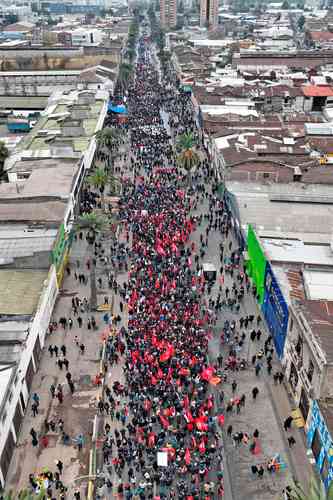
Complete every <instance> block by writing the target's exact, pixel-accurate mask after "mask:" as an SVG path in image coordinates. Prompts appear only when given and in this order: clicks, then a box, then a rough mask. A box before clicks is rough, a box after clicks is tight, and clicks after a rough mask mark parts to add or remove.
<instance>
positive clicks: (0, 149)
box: [0, 141, 9, 179]
mask: <svg viewBox="0 0 333 500" xmlns="http://www.w3.org/2000/svg"><path fill="white" fill-rule="evenodd" d="M8 156H9V151H8V149H7V147H6V145H5V143H4V142H3V141H0V179H1V178H2V177H3V176H4V173H5V172H4V165H5V161H6V158H8Z"/></svg>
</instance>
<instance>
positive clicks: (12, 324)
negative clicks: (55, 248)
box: [0, 266, 58, 486]
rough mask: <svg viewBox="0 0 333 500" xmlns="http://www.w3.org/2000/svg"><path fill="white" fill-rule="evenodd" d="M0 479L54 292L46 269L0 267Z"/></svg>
mask: <svg viewBox="0 0 333 500" xmlns="http://www.w3.org/2000/svg"><path fill="white" fill-rule="evenodd" d="M0 281H1V283H3V284H6V285H5V286H2V287H1V288H0V315H1V319H0V334H1V345H0V370H1V371H0V429H1V431H0V483H1V485H2V486H4V484H5V479H6V475H7V472H8V468H9V464H10V460H11V458H12V454H13V451H14V448H15V444H16V442H17V439H18V435H19V432H20V428H21V425H22V421H23V417H24V414H25V412H26V410H27V407H28V406H29V397H30V395H31V394H30V391H31V384H32V379H33V375H34V373H35V372H36V371H37V370H38V366H39V361H40V358H41V353H42V349H43V347H44V344H45V336H46V332H47V328H48V326H49V321H50V317H51V314H52V310H53V306H54V303H55V300H56V297H57V294H58V287H57V280H56V272H55V268H54V267H53V266H52V267H51V269H50V271H35V270H20V271H17V270H11V269H9V270H0Z"/></svg>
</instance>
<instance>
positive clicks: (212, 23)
mask: <svg viewBox="0 0 333 500" xmlns="http://www.w3.org/2000/svg"><path fill="white" fill-rule="evenodd" d="M218 22H219V0H200V26H201V27H202V28H205V27H206V28H208V29H210V30H214V29H216V28H217V25H218Z"/></svg>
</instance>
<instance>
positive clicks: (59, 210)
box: [0, 199, 67, 226]
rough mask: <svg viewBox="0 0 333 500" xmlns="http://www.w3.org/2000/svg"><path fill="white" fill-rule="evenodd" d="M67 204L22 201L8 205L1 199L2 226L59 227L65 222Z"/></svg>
mask: <svg viewBox="0 0 333 500" xmlns="http://www.w3.org/2000/svg"><path fill="white" fill-rule="evenodd" d="M66 208H67V202H64V201H45V200H43V201H36V200H30V201H20V203H17V202H15V203H8V201H4V202H3V201H2V200H1V199H0V224H8V223H11V222H12V223H16V224H17V223H20V222H21V223H29V222H31V223H38V222H42V223H50V224H51V225H53V224H54V225H56V226H58V225H59V222H62V221H63V220H64V216H65V212H66Z"/></svg>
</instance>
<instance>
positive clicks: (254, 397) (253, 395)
mask: <svg viewBox="0 0 333 500" xmlns="http://www.w3.org/2000/svg"><path fill="white" fill-rule="evenodd" d="M258 394H259V389H258V387H253V389H252V398H253V399H257V396H258Z"/></svg>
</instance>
